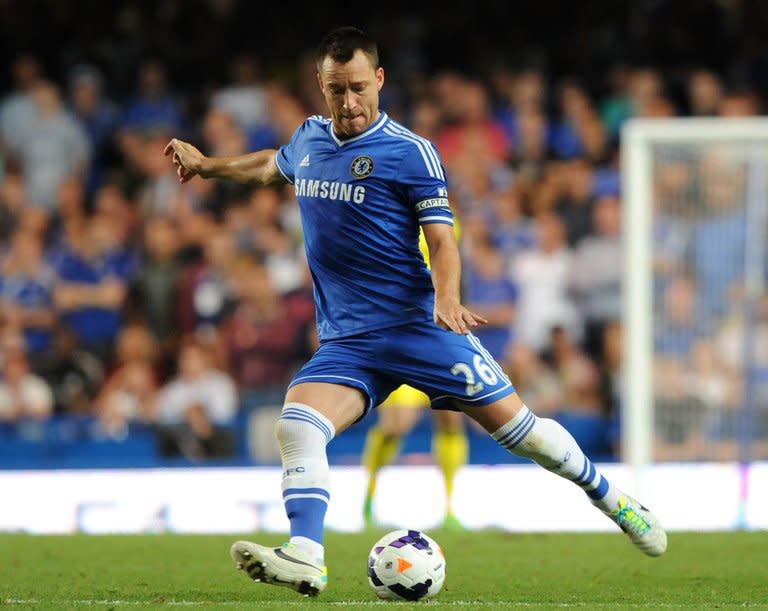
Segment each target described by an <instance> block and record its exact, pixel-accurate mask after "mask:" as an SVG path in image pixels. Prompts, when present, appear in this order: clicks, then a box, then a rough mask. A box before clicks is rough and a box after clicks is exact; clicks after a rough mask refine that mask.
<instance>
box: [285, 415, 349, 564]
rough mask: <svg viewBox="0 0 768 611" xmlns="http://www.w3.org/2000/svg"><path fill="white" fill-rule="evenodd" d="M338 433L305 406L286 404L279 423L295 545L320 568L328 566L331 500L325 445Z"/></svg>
mask: <svg viewBox="0 0 768 611" xmlns="http://www.w3.org/2000/svg"><path fill="white" fill-rule="evenodd" d="M335 433H336V430H335V428H334V426H333V424H332V423H331V421H330V420H328V418H326V417H325V416H323V415H322V414H321V413H320V412H318V411H317V410H315V409H313V408H311V407H310V406H308V405H304V404H302V403H286V404H285V405H284V406H283V411H282V413H281V414H280V419H279V420H278V421H277V423H276V424H275V435H276V437H277V441H278V443H279V444H280V456H281V458H282V461H283V484H282V488H283V502H284V503H285V511H286V513H287V514H288V519H289V520H290V522H291V543H293V544H295V545H296V546H297V547H299V548H301V549H303V550H305V551H306V552H307V553H309V554H310V555H311V556H312V558H314V559H315V561H316V562H317V563H318V564H319V565H320V566H322V565H323V564H325V562H324V551H323V525H324V522H325V512H326V510H327V508H328V502H329V500H330V494H329V492H328V480H329V469H328V457H327V456H326V452H325V446H326V445H327V444H328V442H329V441H330V440H331V439H333V436H334V435H335Z"/></svg>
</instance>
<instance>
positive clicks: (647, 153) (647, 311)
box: [621, 118, 768, 469]
mask: <svg viewBox="0 0 768 611" xmlns="http://www.w3.org/2000/svg"><path fill="white" fill-rule="evenodd" d="M665 146H666V147H671V148H674V147H676V146H679V147H681V148H683V149H684V148H685V147H691V148H692V149H696V148H697V147H698V148H699V149H707V150H712V149H715V150H716V149H717V147H721V146H730V147H732V148H733V147H740V148H739V150H740V151H742V152H743V158H744V159H745V160H746V161H745V167H746V168H747V171H746V172H745V174H746V176H747V178H746V187H745V194H746V197H745V200H746V201H745V206H744V214H745V217H746V219H747V221H746V230H745V231H746V243H745V245H744V258H745V265H744V289H745V293H746V295H747V298H749V296H750V295H751V296H753V297H755V298H757V297H759V296H760V295H762V293H763V292H764V291H763V289H764V286H763V283H764V272H763V268H762V261H764V257H763V255H764V248H765V244H764V243H765V219H766V213H767V211H766V207H767V206H768V184H767V183H768V180H766V173H767V168H768V166H767V163H768V161H767V160H768V118H744V119H741V118H739V119H731V118H728V119H724V118H676V119H632V120H630V121H628V122H627V123H626V124H625V126H624V127H623V129H622V133H621V174H622V186H623V189H622V192H623V214H624V216H623V239H624V244H625V250H624V253H625V259H624V270H625V283H624V311H623V323H624V324H623V328H624V370H623V375H624V379H623V396H622V431H621V442H622V460H623V461H624V462H625V463H628V464H629V465H631V466H632V467H634V468H636V469H641V468H643V467H645V466H647V465H649V464H651V463H652V462H654V449H653V448H654V400H655V399H654V380H653V365H654V360H653V359H654V346H653V332H654V320H653V317H654V305H653V299H654V295H653V290H654V284H653V283H654V275H653V274H654V272H653V269H652V260H653V254H654V253H653V233H652V232H653V222H654V197H655V193H654V174H653V173H654V163H655V159H654V151H658V150H663V148H664V147H665ZM753 170H754V171H753ZM761 231H762V232H763V233H760V232H761ZM753 263H754V264H753ZM747 343H748V341H747V338H746V337H745V345H746V344H747Z"/></svg>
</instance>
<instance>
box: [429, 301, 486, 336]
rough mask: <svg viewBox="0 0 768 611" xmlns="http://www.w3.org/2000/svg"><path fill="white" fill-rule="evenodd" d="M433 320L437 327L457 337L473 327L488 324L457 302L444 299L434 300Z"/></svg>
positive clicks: (465, 333)
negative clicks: (455, 334) (451, 332)
mask: <svg viewBox="0 0 768 611" xmlns="http://www.w3.org/2000/svg"><path fill="white" fill-rule="evenodd" d="M434 319H435V324H437V325H438V326H439V327H442V328H443V329H445V330H446V331H453V332H454V333H457V334H458V335H467V334H468V333H469V332H470V331H471V330H472V329H474V328H475V327H479V326H480V325H484V324H486V323H487V322H488V321H487V320H486V319H485V318H483V317H482V316H479V315H478V314H475V313H474V312H470V311H469V310H468V309H467V308H465V307H464V306H463V305H461V303H460V302H459V301H458V300H446V299H443V300H440V299H435V312H434Z"/></svg>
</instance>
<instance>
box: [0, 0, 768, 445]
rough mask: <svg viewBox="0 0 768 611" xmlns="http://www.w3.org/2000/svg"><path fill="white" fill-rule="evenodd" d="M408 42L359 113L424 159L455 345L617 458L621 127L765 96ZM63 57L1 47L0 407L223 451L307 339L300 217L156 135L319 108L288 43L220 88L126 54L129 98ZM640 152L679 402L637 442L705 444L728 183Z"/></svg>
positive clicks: (659, 344)
mask: <svg viewBox="0 0 768 611" xmlns="http://www.w3.org/2000/svg"><path fill="white" fill-rule="evenodd" d="M171 4H172V3H171ZM210 4H211V5H212V6H213V5H218V4H222V5H226V4H228V3H210ZM310 42H313V41H310ZM306 43H307V41H303V42H302V44H306ZM422 55H423V54H419V53H418V52H416V51H414V50H413V49H412V48H411V47H409V46H408V45H404V46H403V47H402V50H401V52H400V53H392V52H390V56H389V60H390V61H391V62H392V64H393V65H394V69H393V71H392V72H393V73H394V74H395V75H399V78H397V79H394V78H392V79H391V80H389V81H388V82H387V84H386V85H385V88H384V91H383V98H382V106H383V108H384V109H385V110H386V111H387V112H388V113H389V114H390V116H392V117H393V118H395V119H396V120H398V121H401V122H402V123H403V124H405V125H406V126H407V127H409V128H410V129H412V130H413V131H415V132H416V133H418V134H420V135H421V136H424V137H425V138H428V139H430V140H432V141H433V142H434V143H435V145H436V146H437V148H438V150H439V152H440V154H441V156H442V159H443V163H444V165H445V169H446V171H447V175H448V179H449V187H450V195H451V201H452V205H453V206H454V210H455V213H456V215H457V216H458V217H459V218H460V219H461V221H462V236H461V251H462V255H463V260H464V287H463V290H464V295H465V301H466V302H467V303H468V304H469V306H470V307H471V308H472V309H473V310H475V311H477V312H479V313H480V314H481V315H483V316H485V317H486V318H487V319H488V320H489V321H490V324H489V325H488V326H487V327H486V328H484V329H482V330H480V331H478V332H477V335H478V336H479V337H480V338H481V340H482V341H483V343H484V344H485V345H486V347H487V348H488V349H489V351H490V352H491V353H492V354H493V355H494V356H495V357H496V358H497V359H498V360H499V361H500V362H501V363H502V364H503V366H504V368H505V370H506V371H507V372H508V373H509V374H510V376H511V378H512V380H513V382H514V383H515V385H516V386H517V387H518V390H519V392H520V393H521V396H522V397H523V398H524V399H525V401H526V402H527V403H528V404H529V405H530V406H531V407H532V409H534V410H535V411H536V412H537V413H539V414H541V415H560V416H562V417H564V418H568V417H570V416H577V417H578V416H584V417H587V418H588V419H589V422H591V423H594V422H598V423H601V426H603V427H604V429H600V430H604V431H605V434H606V437H607V439H608V443H613V444H614V449H615V444H617V443H618V436H617V434H616V426H617V423H618V421H617V418H618V413H619V397H620V394H621V388H620V384H621V382H620V380H621V376H620V373H621V366H622V345H621V338H622V329H621V300H622V283H623V281H624V278H623V276H624V268H623V262H622V260H623V252H622V251H623V249H622V240H621V231H622V228H621V219H622V190H621V181H620V173H619V167H618V164H619V155H620V149H619V136H620V130H621V127H622V125H623V124H624V122H625V121H626V120H627V119H629V118H632V117H655V118H666V117H675V116H722V117H736V116H742V117H743V116H755V115H758V114H761V113H762V111H763V103H764V100H763V97H762V95H761V93H762V92H761V91H760V89H759V87H758V86H757V85H755V84H751V83H750V81H749V79H744V78H740V79H731V78H730V77H729V75H727V74H724V73H723V72H721V71H717V70H715V69H710V68H707V67H702V66H698V65H695V64H692V65H690V66H688V67H687V68H685V69H680V68H677V69H676V70H675V71H674V73H671V72H669V71H667V70H666V69H665V68H664V67H663V66H652V65H651V66H648V65H645V64H633V63H632V62H631V61H627V62H623V61H617V62H615V63H614V64H612V65H611V66H610V67H609V69H608V70H607V71H606V75H607V82H608V85H607V86H605V87H601V88H600V91H599V92H597V93H596V91H595V88H594V87H593V86H592V84H591V83H590V82H589V81H588V80H586V79H584V78H583V76H582V75H581V74H580V73H579V72H578V71H576V72H574V73H573V74H564V75H559V74H558V75H554V74H553V73H551V72H548V71H547V70H546V68H544V67H541V66H540V65H537V63H536V62H529V63H527V64H513V63H509V64H505V63H504V62H503V61H494V63H493V64H492V66H491V67H490V68H489V69H487V70H486V71H484V72H483V73H477V74H471V73H469V74H467V73H466V72H465V71H461V72H460V71H453V70H451V69H449V68H440V69H439V70H435V71H434V72H432V73H430V74H425V73H424V72H422V71H421V70H422V69H423V66H420V65H419V61H418V59H419V57H422ZM81 59H82V58H75V59H73V60H72V61H71V62H70V65H67V66H66V70H64V71H61V70H59V71H56V72H55V73H50V72H48V71H47V70H46V68H45V67H44V66H45V65H44V62H43V61H42V60H41V58H40V57H38V56H37V55H36V54H35V53H27V52H24V53H18V54H17V55H15V57H14V58H13V60H12V62H9V64H8V67H9V69H10V75H9V78H10V81H9V87H8V89H7V90H5V91H3V92H2V98H1V99H0V146H2V149H1V150H2V157H1V161H2V163H1V166H2V170H1V171H2V178H1V182H0V270H1V271H0V356H1V357H2V359H1V368H2V377H1V379H0V421H4V422H6V423H8V422H16V421H23V420H25V419H33V420H44V419H47V418H49V417H51V415H53V414H77V415H83V414H88V415H90V416H93V417H94V418H95V420H96V422H97V423H98V427H99V430H100V431H101V433H102V434H103V435H105V436H107V437H111V438H116V439H119V438H122V437H123V436H125V435H126V434H127V431H128V429H129V427H130V424H131V423H132V422H142V423H148V424H151V425H152V426H154V427H156V430H158V431H159V432H160V434H161V436H162V440H163V447H164V449H165V451H167V453H168V455H174V454H180V455H183V456H190V457H201V456H226V455H228V453H231V452H232V443H233V441H232V437H231V431H230V430H229V428H228V427H229V426H231V424H232V422H233V421H234V419H235V417H236V415H237V413H238V411H240V410H243V409H249V408H250V406H253V405H259V404H260V403H263V402H264V401H265V400H275V398H279V396H280V394H281V393H282V391H283V389H284V387H285V385H286V383H287V382H288V381H289V380H290V378H291V375H292V373H293V372H294V371H295V370H296V368H297V367H298V366H299V365H300V364H302V363H303V362H304V361H305V360H306V359H307V358H308V357H309V355H311V353H312V351H313V350H314V348H315V346H316V342H317V340H316V335H315V329H314V311H313V302H312V286H311V278H310V276H309V274H308V271H307V269H306V263H305V260H304V256H303V247H302V242H301V239H302V233H301V225H300V218H299V213H298V207H297V203H296V200H295V196H294V193H293V189H292V187H290V186H287V187H285V188H282V189H275V188H259V189H249V188H244V187H241V186H237V185H232V184H227V183H224V182H213V181H204V180H200V179H198V178H195V179H193V180H192V181H191V182H189V183H188V184H185V185H179V184H178V182H177V178H176V175H175V173H174V171H173V167H172V165H171V163H170V161H169V159H168V158H166V157H164V155H163V149H164V146H165V144H166V143H167V141H168V140H169V139H170V138H171V137H182V138H185V139H189V140H190V141H192V142H193V143H195V144H197V145H199V147H200V148H201V149H202V150H203V151H204V152H205V153H206V154H209V155H238V154H241V153H245V152H248V151H252V150H256V149H261V148H266V147H278V146H280V145H281V144H283V143H285V142H287V141H288V139H289V138H290V135H291V134H292V132H293V130H294V129H295V128H296V127H298V126H299V125H300V124H301V122H302V121H303V120H304V118H305V117H306V116H307V115H310V114H325V111H326V109H325V107H324V104H323V99H322V97H321V95H320V92H319V91H318V90H317V87H316V83H315V81H314V65H313V56H312V53H311V49H307V52H306V53H298V54H296V59H295V60H294V59H293V58H288V59H285V58H283V59H281V61H282V62H283V63H284V64H288V63H290V68H285V71H286V72H287V73H289V74H291V75H293V77H292V78H277V77H275V78H273V77H267V76H265V70H264V66H263V62H264V59H265V58H264V56H263V55H261V56H260V55H259V54H257V53H254V52H252V51H244V52H239V51H238V52H235V53H232V54H230V55H229V56H227V57H226V61H225V62H224V63H223V64H222V66H226V74H227V76H226V78H225V79H224V82H222V83H221V84H219V85H218V86H216V87H201V88H200V89H199V90H194V89H192V90H190V89H189V88H188V87H187V88H185V89H184V90H181V89H179V88H177V87H176V85H175V83H174V74H173V72H172V71H171V70H170V69H169V61H168V60H167V59H166V58H164V57H163V55H162V54H158V55H152V56H147V57H145V58H144V59H142V60H141V61H139V62H137V63H136V65H135V66H134V67H135V71H134V72H135V77H134V80H133V82H132V84H131V85H130V87H127V88H126V87H124V86H123V87H114V86H113V85H112V83H111V81H110V79H112V78H116V77H115V75H116V74H118V72H116V71H115V66H114V65H108V64H105V63H104V62H101V63H99V62H89V61H80V60H81ZM386 61H387V58H386V57H385V69H387V67H388V65H387V63H386ZM409 70H412V71H413V75H417V74H418V75H419V77H418V78H410V77H409V75H410V72H409ZM124 73H125V70H123V72H120V73H119V74H121V75H124ZM207 82H208V81H206V83H207ZM187 84H188V83H187ZM672 84H674V95H673V94H672V91H671V85H672ZM120 91H122V93H120ZM115 92H118V93H115ZM658 163H659V164H660V165H659V168H658V171H657V172H656V176H657V183H658V184H657V185H655V188H656V197H655V204H656V206H657V210H656V218H657V220H658V222H657V224H656V229H655V236H654V240H655V241H656V243H655V244H654V265H655V267H656V271H657V274H656V279H657V286H656V287H655V289H656V295H657V300H656V303H657V310H658V312H659V313H660V316H661V319H660V320H662V326H663V329H661V328H660V329H657V331H658V333H657V338H656V340H655V341H656V349H657V351H658V352H659V354H660V355H662V356H663V357H664V358H663V359H659V361H658V371H657V376H658V380H659V384H658V392H659V394H660V398H661V399H660V400H662V403H663V405H667V406H672V407H670V409H669V410H667V411H674V410H677V411H674V413H679V410H683V409H684V410H688V411H689V412H690V411H691V410H692V411H693V412H695V413H693V414H692V415H691V416H690V418H688V417H686V418H685V419H683V420H680V419H679V418H678V419H677V420H674V418H673V420H674V422H675V423H678V424H679V423H681V422H682V430H680V431H677V432H675V426H674V424H673V425H667V424H665V425H664V426H665V429H664V430H665V432H666V434H665V435H661V436H660V440H659V443H660V444H664V443H666V444H667V445H664V446H663V447H660V450H659V451H660V452H662V453H664V454H663V455H664V456H670V457H673V458H675V457H677V458H688V457H696V456H697V455H699V454H700V453H701V451H702V450H701V448H702V446H701V443H700V442H701V439H700V438H699V437H696V436H697V435H699V436H705V435H706V434H707V431H708V430H709V428H708V427H710V425H711V422H709V421H708V420H707V419H706V418H705V417H704V416H702V414H703V413H704V412H706V409H707V406H710V405H712V404H716V405H718V406H730V407H735V406H737V405H739V404H740V401H741V396H742V395H741V392H742V390H741V389H742V388H743V383H742V382H741V380H740V379H739V375H738V371H739V366H740V360H739V359H740V355H741V354H742V352H743V351H741V352H740V347H739V346H740V344H739V342H740V336H739V331H738V329H739V324H740V323H739V321H738V320H734V319H733V312H734V311H736V312H740V311H741V310H739V309H738V308H737V309H735V310H734V309H733V307H731V306H732V302H731V301H729V300H738V299H739V290H738V289H739V287H740V286H741V284H740V281H741V274H742V273H743V261H742V259H740V258H739V257H740V256H741V257H742V258H743V255H740V254H739V253H740V251H739V248H738V247H739V244H740V243H743V235H742V234H741V233H739V232H740V231H741V232H743V231H744V223H740V222H739V219H741V220H743V218H742V217H740V216H739V215H742V216H743V214H744V206H743V202H744V199H743V198H744V190H745V186H744V185H745V172H744V169H743V166H744V163H743V160H742V162H741V165H740V164H739V161H738V160H736V162H734V161H733V160H730V162H729V160H728V159H726V158H722V157H717V156H712V155H710V156H707V155H699V156H695V155H693V156H691V155H689V156H687V157H686V156H684V155H681V154H679V155H675V154H670V155H669V156H667V157H662V158H661V159H660V160H659V161H658ZM694 190H696V193H694V192H693V191H694ZM694 200H695V201H700V202H702V203H701V210H702V211H703V212H702V213H701V214H698V215H697V214H696V213H695V211H693V210H692V209H691V206H690V202H691V201H694ZM683 204H685V205H683ZM686 205H687V206H688V207H686ZM731 212H732V214H731ZM729 244H733V247H731V246H729ZM696 308H700V309H702V311H701V312H700V313H698V314H700V315H697V316H694V315H693V314H694V309H696ZM764 309H765V311H766V312H768V307H766V308H764ZM766 319H768V315H766ZM702 321H705V322H702ZM741 328H743V324H742V327H741ZM761 332H765V333H768V327H766V328H765V329H763V327H762V326H761ZM764 345H768V343H764ZM766 356H767V358H766V360H767V361H768V355H766ZM728 359H730V362H729V361H728ZM692 399H695V401H694V402H693V403H692V402H691V401H692ZM692 406H693V407H692ZM678 408H679V409H678ZM665 413H666V412H665ZM678 428H680V426H678ZM670 431H671V432H670Z"/></svg>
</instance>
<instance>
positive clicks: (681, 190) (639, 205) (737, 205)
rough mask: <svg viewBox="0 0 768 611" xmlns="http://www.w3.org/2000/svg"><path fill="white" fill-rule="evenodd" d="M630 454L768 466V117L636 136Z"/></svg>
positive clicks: (625, 151)
mask: <svg viewBox="0 0 768 611" xmlns="http://www.w3.org/2000/svg"><path fill="white" fill-rule="evenodd" d="M621 150H622V179H623V185H624V229H623V231H624V240H625V248H626V250H625V253H626V261H625V269H626V275H625V287H624V295H625V311H624V329H625V332H624V339H625V343H624V348H625V349H624V355H625V360H624V386H623V402H622V407H623V409H622V454H623V459H624V460H625V461H628V462H630V463H631V464H633V465H634V466H637V467H642V466H644V465H647V464H649V463H651V462H664V461H712V460H715V461H718V460H727V461H733V460H739V461H742V462H747V461H750V460H756V459H765V458H768V297H767V296H766V295H765V290H764V289H765V282H766V273H767V272H768V265H767V264H768V244H766V239H767V238H768V231H767V228H766V219H768V119H759V118H756V119H743V120H742V119H739V120H731V119H716V118H712V119H673V120H643V119H638V120H633V121H630V122H629V123H628V124H627V126H626V127H625V128H624V130H623V133H622V149H621Z"/></svg>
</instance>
